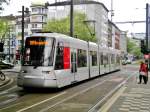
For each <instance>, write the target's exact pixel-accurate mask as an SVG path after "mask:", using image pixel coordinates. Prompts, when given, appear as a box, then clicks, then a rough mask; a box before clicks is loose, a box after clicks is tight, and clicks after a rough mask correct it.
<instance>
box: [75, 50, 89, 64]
mask: <svg viewBox="0 0 150 112" xmlns="http://www.w3.org/2000/svg"><path fill="white" fill-rule="evenodd" d="M77 54H78V67H86V66H87V55H86V50H82V49H78V53H77Z"/></svg>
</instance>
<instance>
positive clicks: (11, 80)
mask: <svg viewBox="0 0 150 112" xmlns="http://www.w3.org/2000/svg"><path fill="white" fill-rule="evenodd" d="M13 81H14V80H13V79H10V81H9V82H8V83H7V84H6V85H4V86H2V87H0V89H1V88H3V87H6V86H7V85H9V84H11V83H12V82H13Z"/></svg>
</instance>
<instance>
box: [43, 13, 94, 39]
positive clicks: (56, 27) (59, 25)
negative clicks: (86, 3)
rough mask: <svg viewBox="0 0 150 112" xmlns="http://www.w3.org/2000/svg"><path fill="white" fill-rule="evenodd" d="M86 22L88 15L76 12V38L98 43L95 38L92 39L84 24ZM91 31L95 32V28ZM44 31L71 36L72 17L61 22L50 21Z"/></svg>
mask: <svg viewBox="0 0 150 112" xmlns="http://www.w3.org/2000/svg"><path fill="white" fill-rule="evenodd" d="M85 20H86V15H85V14H83V13H79V12H75V13H74V36H75V37H77V38H79V39H82V40H85V41H94V42H95V41H96V38H95V36H94V37H92V36H91V34H90V32H89V30H88V28H87V26H86V25H85V24H84V21H85ZM89 28H90V30H91V31H93V29H94V28H92V27H91V26H89ZM43 30H44V31H51V32H57V33H63V34H66V35H69V31H70V15H68V16H67V17H66V18H63V19H60V20H55V19H52V20H49V21H48V22H47V24H46V25H45V26H44V29H43Z"/></svg>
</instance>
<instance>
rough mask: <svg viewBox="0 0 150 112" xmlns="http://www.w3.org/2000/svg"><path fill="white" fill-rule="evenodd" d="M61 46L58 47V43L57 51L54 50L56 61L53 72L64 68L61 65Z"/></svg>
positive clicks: (62, 64)
mask: <svg viewBox="0 0 150 112" xmlns="http://www.w3.org/2000/svg"><path fill="white" fill-rule="evenodd" d="M63 49H64V47H63V46H60V44H59V43H58V45H57V49H56V61H55V70H60V69H63V68H64V63H63Z"/></svg>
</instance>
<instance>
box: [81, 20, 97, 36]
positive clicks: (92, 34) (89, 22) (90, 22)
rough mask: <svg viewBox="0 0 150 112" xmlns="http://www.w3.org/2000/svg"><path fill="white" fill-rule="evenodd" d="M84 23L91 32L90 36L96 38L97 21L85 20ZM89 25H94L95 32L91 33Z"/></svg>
mask: <svg viewBox="0 0 150 112" xmlns="http://www.w3.org/2000/svg"><path fill="white" fill-rule="evenodd" d="M83 23H84V24H85V25H86V27H87V29H88V30H89V32H90V35H91V36H92V37H94V36H95V23H96V21H95V20H85V21H83ZM88 24H90V25H91V24H92V25H93V28H94V31H93V32H92V31H91V29H90V27H89V25H88Z"/></svg>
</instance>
